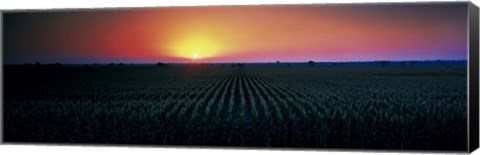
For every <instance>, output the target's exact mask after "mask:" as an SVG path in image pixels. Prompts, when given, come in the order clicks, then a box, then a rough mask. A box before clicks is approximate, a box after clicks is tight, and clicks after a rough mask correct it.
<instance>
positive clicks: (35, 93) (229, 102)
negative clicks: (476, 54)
mask: <svg viewBox="0 0 480 155" xmlns="http://www.w3.org/2000/svg"><path fill="white" fill-rule="evenodd" d="M467 37H468V34H467V3H466V2H458V3H421V4H420V3H411V4H341V5H337V4H333V5H332V4H329V5H259V6H203V7H200V6H197V7H163V8H162V7H160V8H131V9H98V10H96V9H93V10H92V9H86V10H42V11H9V12H6V13H3V53H2V54H3V97H4V98H3V103H2V106H3V140H4V142H7V143H34V144H65V143H67V144H102V145H105V144H109V145H111V144H113V145H118V144H128V145H148V146H196V147H198V146H207V147H255V148H258V147H268V148H316V149H319V148H320V149H381V150H387V149H388V150H392V149H393V150H449V151H464V150H467V59H468V55H467V48H468V47H467Z"/></svg>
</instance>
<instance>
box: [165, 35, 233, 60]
mask: <svg viewBox="0 0 480 155" xmlns="http://www.w3.org/2000/svg"><path fill="white" fill-rule="evenodd" d="M172 44H173V46H172V47H171V53H172V55H173V56H175V57H180V58H187V59H193V60H200V59H204V58H211V57H215V56H218V55H219V54H221V51H223V47H222V44H221V43H220V42H218V41H217V40H215V39H213V38H212V37H209V36H188V37H185V38H182V39H179V40H178V41H177V42H175V43H172Z"/></svg>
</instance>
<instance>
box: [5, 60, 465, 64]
mask: <svg viewBox="0 0 480 155" xmlns="http://www.w3.org/2000/svg"><path fill="white" fill-rule="evenodd" d="M309 61H313V62H314V63H372V62H381V61H388V62H430V61H467V62H468V59H426V60H365V61H361V60H360V61H314V60H308V61H263V62H195V61H192V62H163V61H157V62H90V63H61V62H49V63H42V62H40V61H36V62H25V63H3V65H25V64H36V63H39V64H64V65H86V64H105V65H108V64H157V63H163V64H242V63H243V64H268V63H277V62H278V63H308V62H309Z"/></svg>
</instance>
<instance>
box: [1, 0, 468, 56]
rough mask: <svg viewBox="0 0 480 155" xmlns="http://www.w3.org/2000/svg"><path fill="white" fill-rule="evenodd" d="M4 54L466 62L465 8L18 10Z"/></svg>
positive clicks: (7, 25)
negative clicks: (440, 60) (439, 60)
mask: <svg viewBox="0 0 480 155" xmlns="http://www.w3.org/2000/svg"><path fill="white" fill-rule="evenodd" d="M3 33H4V34H3V41H4V42H3V43H4V46H3V56H4V63H6V64H20V63H33V62H41V63H56V62H59V63H110V62H115V63H118V62H124V63H155V62H166V63H196V62H207V63H215V62H275V61H281V62H306V61H309V60H313V61H324V62H346V61H377V60H392V61H400V60H438V59H442V60H466V59H467V37H468V34H467V3H465V2H460V3H410V4H327V5H325V4H324V5H318V4H317V5H257V6H255V5H250V6H209V7H159V8H135V9H83V10H49V11H45V10H43V11H24V12H21V11H16V12H12V11H11V12H7V13H4V16H3Z"/></svg>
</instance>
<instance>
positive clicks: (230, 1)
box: [0, 0, 480, 155]
mask: <svg viewBox="0 0 480 155" xmlns="http://www.w3.org/2000/svg"><path fill="white" fill-rule="evenodd" d="M435 1H448V0H435ZM479 1H480V0H472V2H474V3H475V4H476V5H477V6H479V5H480V2H479ZM352 2H353V3H365V2H368V3H371V2H425V0H323V1H322V0H250V1H248V0H244V1H242V0H176V1H175V0H170V1H154V0H1V1H0V10H12V9H21V10H25V9H42V10H43V9H52V8H104V7H152V6H192V5H245V4H299V3H352ZM0 154H49V155H53V154H73V155H77V154H78V155H88V154H104V155H124V154H139V155H140V154H142V155H143V154H156V155H158V154H180V155H183V154H195V155H207V154H208V155H224V154H228V155H245V154H248V155H256V154H262V155H273V154H276V155H277V154H279V155H293V154H295V155H313V154H315V155H327V154H333V155H347V154H348V155H350V154H359V155H371V154H379V155H387V154H412V155H415V154H422V155H427V154H433V153H423V152H422V153H419V152H416V153H409V152H403V153H398V152H379V151H362V152H360V151H354V152H352V151H334V150H315V151H313V150H304V151H300V150H275V149H274V150H265V149H261V150H258V149H257V150H255V149H232V148H216V149H213V148H185V147H176V148H174V147H163V148H160V147H132V146H129V147H112V146H108V147H105V146H92V145H89V146H78V145H75V146H65V145H62V146H59V145H48V146H47V145H0ZM437 154H438V153H437ZM474 154H475V155H480V151H479V150H477V151H476V152H475V153H474Z"/></svg>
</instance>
